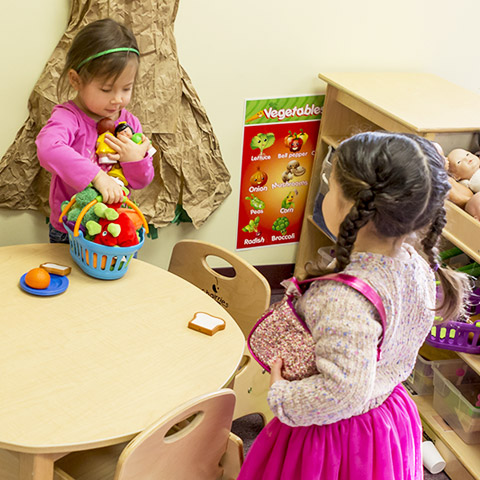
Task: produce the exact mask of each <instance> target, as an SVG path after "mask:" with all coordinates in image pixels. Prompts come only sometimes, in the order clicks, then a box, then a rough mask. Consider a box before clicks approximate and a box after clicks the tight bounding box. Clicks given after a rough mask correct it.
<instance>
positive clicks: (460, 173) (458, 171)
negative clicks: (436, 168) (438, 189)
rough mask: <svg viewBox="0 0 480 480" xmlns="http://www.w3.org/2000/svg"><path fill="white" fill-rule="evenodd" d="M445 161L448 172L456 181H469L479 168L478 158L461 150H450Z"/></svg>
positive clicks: (479, 160) (479, 159) (479, 161)
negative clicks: (446, 161)
mask: <svg viewBox="0 0 480 480" xmlns="http://www.w3.org/2000/svg"><path fill="white" fill-rule="evenodd" d="M447 160H448V172H449V173H450V175H452V177H453V178H454V179H455V180H457V181H459V180H470V179H471V178H472V176H473V174H474V173H475V172H476V171H477V170H478V169H479V168H480V158H478V157H477V156H476V155H474V154H473V153H470V152H469V151H467V150H464V149H463V148H456V149H455V150H452V151H451V152H450V153H449V154H448V157H447Z"/></svg>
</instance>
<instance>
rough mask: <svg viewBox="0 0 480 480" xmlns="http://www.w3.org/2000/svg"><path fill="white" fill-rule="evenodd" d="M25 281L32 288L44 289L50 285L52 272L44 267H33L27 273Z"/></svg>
mask: <svg viewBox="0 0 480 480" xmlns="http://www.w3.org/2000/svg"><path fill="white" fill-rule="evenodd" d="M25 283H26V284H27V285H28V286H29V287H30V288H36V289H38V290H44V289H45V288H48V286H49V285H50V274H49V273H48V272H47V271H46V270H45V269H44V268H41V267H37V268H32V269H31V270H30V271H28V272H27V274H26V275H25Z"/></svg>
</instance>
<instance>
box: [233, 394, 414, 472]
mask: <svg viewBox="0 0 480 480" xmlns="http://www.w3.org/2000/svg"><path fill="white" fill-rule="evenodd" d="M421 443H422V424H421V422H420V417H419V415H418V410H417V407H416V405H415V403H414V402H413V400H412V399H411V398H410V397H409V395H408V394H407V392H406V391H405V389H404V388H403V386H401V385H398V386H397V387H395V389H394V390H393V392H392V394H391V395H390V396H389V397H388V398H387V400H386V401H385V402H384V403H383V404H382V405H380V406H379V407H377V408H374V409H373V410H370V411H368V412H366V413H364V414H363V415H358V416H355V417H352V418H348V419H346V420H341V421H339V422H337V423H333V424H330V425H311V426H308V427H290V426H288V425H285V424H283V423H282V422H280V420H278V418H276V417H275V418H274V419H273V420H272V421H271V422H269V423H268V425H266V426H265V428H264V429H263V430H262V431H261V432H260V435H259V436H258V437H257V439H256V440H255V442H254V443H253V445H252V447H251V449H250V450H249V452H248V454H247V457H246V459H245V463H244V464H243V467H242V470H241V472H240V475H239V477H238V479H237V480H297V479H298V480H300V479H301V480H360V479H361V480H421V479H423V465H422V458H421Z"/></svg>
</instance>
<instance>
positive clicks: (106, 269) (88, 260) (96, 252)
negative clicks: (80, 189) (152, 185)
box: [60, 197, 148, 280]
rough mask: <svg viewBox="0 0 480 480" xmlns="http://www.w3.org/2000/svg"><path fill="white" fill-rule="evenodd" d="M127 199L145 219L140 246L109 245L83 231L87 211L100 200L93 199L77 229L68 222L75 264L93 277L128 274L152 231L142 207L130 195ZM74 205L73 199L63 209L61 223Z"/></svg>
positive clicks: (81, 215) (85, 209)
mask: <svg viewBox="0 0 480 480" xmlns="http://www.w3.org/2000/svg"><path fill="white" fill-rule="evenodd" d="M123 201H124V203H126V204H127V205H129V206H130V207H132V208H133V209H134V210H135V211H136V212H137V214H138V215H139V216H140V218H141V219H142V222H143V228H142V229H140V234H139V235H140V241H139V243H138V244H137V245H132V246H131V247H109V246H106V245H100V244H98V243H95V242H91V241H90V240H87V239H86V238H85V237H84V235H83V232H82V231H81V230H80V223H81V221H82V219H83V217H84V216H85V213H86V212H87V211H88V210H89V208H90V207H92V206H93V205H95V203H97V202H98V200H93V201H92V202H90V203H89V204H88V205H86V206H85V207H84V208H83V210H82V212H81V213H80V214H79V216H78V218H77V221H76V222H75V227H74V229H73V231H72V229H71V228H70V227H69V226H68V225H66V224H65V222H64V227H65V229H66V230H67V232H68V238H69V241H70V254H71V256H72V258H73V260H74V261H75V263H76V264H77V265H78V266H79V267H80V268H81V269H82V270H83V271H84V272H85V273H86V274H88V275H90V276H91V277H95V278H99V279H102V280H116V279H117V278H121V277H123V276H124V275H125V273H127V270H128V266H129V265H130V261H131V260H132V258H133V257H134V255H135V254H136V253H137V252H138V251H139V250H140V249H141V248H142V246H143V243H144V241H145V233H148V224H147V222H146V220H145V217H144V216H143V214H142V213H141V212H140V210H139V209H138V207H137V206H136V205H135V204H134V203H133V202H131V201H130V200H129V199H128V198H126V197H125V198H124V199H123ZM71 204H72V202H70V203H69V204H68V205H67V206H66V207H65V209H64V210H63V211H62V214H61V217H60V221H61V222H63V217H64V215H65V214H66V213H67V211H68V209H69V208H70V206H71Z"/></svg>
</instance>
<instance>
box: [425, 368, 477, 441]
mask: <svg viewBox="0 0 480 480" xmlns="http://www.w3.org/2000/svg"><path fill="white" fill-rule="evenodd" d="M476 404H478V405H479V406H478V407H477V406H476ZM433 408H434V409H435V410H436V411H437V412H438V414H439V415H440V416H441V417H442V418H443V419H444V420H445V421H446V422H447V423H448V424H449V425H450V427H452V428H453V430H454V431H455V433H457V435H458V436H459V437H460V438H461V439H462V440H463V441H464V442H465V443H469V444H472V443H480V376H479V375H478V374H477V373H476V372H475V371H474V370H473V369H472V368H470V367H469V366H468V365H467V364H466V363H465V362H464V361H463V360H450V361H448V362H436V363H435V364H434V365H433Z"/></svg>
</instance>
